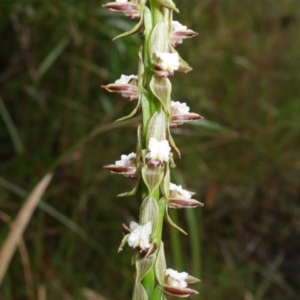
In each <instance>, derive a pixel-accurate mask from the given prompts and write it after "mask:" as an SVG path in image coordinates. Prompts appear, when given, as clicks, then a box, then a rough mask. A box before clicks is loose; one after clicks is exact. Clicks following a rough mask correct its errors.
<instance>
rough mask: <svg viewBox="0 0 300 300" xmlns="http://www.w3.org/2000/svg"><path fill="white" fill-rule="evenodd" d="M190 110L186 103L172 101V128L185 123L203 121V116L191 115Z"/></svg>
mask: <svg viewBox="0 0 300 300" xmlns="http://www.w3.org/2000/svg"><path fill="white" fill-rule="evenodd" d="M189 111H190V108H189V107H188V106H187V105H186V103H180V102H179V101H171V118H170V126H171V127H177V126H178V125H182V124H183V123H187V122H192V121H196V120H200V119H203V117H202V116H200V115H198V114H195V113H190V112H189Z"/></svg>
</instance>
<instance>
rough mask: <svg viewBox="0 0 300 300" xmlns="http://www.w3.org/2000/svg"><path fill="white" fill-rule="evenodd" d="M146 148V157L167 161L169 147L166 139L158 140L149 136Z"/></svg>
mask: <svg viewBox="0 0 300 300" xmlns="http://www.w3.org/2000/svg"><path fill="white" fill-rule="evenodd" d="M148 148H149V150H150V152H149V153H148V154H147V155H146V158H149V159H151V160H156V161H160V162H163V161H165V162H168V161H169V154H170V151H171V147H170V146H169V142H168V141H167V140H162V141H158V140H157V139H156V138H154V137H151V138H150V140H149V145H148Z"/></svg>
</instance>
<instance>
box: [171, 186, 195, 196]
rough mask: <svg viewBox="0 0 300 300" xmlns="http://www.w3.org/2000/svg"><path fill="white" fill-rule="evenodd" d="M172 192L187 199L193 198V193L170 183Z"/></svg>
mask: <svg viewBox="0 0 300 300" xmlns="http://www.w3.org/2000/svg"><path fill="white" fill-rule="evenodd" d="M170 190H171V191H176V192H177V193H178V194H179V195H180V196H182V197H183V198H187V199H191V198H192V195H191V193H190V192H189V191H187V190H184V189H183V188H182V186H181V185H177V184H174V183H170Z"/></svg>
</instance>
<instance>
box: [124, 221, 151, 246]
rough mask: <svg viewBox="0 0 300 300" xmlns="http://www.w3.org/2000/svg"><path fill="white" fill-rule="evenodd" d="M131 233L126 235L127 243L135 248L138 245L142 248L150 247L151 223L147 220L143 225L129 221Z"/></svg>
mask: <svg viewBox="0 0 300 300" xmlns="http://www.w3.org/2000/svg"><path fill="white" fill-rule="evenodd" d="M130 230H131V233H130V234H129V237H128V240H127V242H128V245H129V246H130V247H133V248H136V247H140V248H141V249H142V250H146V249H148V248H150V246H151V244H150V241H149V239H150V235H151V232H152V223H151V222H150V221H149V222H147V223H146V224H145V225H139V224H137V223H135V222H131V223H130Z"/></svg>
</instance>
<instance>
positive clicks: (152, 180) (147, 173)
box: [142, 165, 164, 195]
mask: <svg viewBox="0 0 300 300" xmlns="http://www.w3.org/2000/svg"><path fill="white" fill-rule="evenodd" d="M142 177H143V179H144V182H145V184H146V186H147V188H148V190H149V194H151V195H152V194H153V193H154V191H155V190H156V189H157V188H158V186H159V185H160V183H161V181H162V179H163V177H164V170H163V167H161V166H158V167H151V166H148V165H145V166H144V167H143V168H142Z"/></svg>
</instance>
